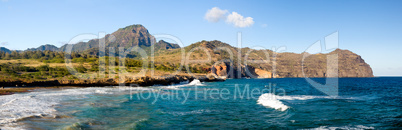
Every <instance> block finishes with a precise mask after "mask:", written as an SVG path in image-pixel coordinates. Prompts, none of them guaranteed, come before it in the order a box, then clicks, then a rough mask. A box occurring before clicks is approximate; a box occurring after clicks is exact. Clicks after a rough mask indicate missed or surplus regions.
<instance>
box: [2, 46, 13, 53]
mask: <svg viewBox="0 0 402 130" xmlns="http://www.w3.org/2000/svg"><path fill="white" fill-rule="evenodd" d="M0 52H5V53H11V50H9V49H7V48H5V47H0Z"/></svg>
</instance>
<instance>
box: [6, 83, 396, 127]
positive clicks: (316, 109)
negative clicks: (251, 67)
mask: <svg viewBox="0 0 402 130" xmlns="http://www.w3.org/2000/svg"><path fill="white" fill-rule="evenodd" d="M314 80H315V81H317V82H321V83H324V82H325V79H324V78H316V79H314ZM401 90H402V78H399V77H379V78H340V79H339V88H338V91H339V95H338V96H328V95H325V94H324V93H323V92H320V91H319V90H317V89H315V88H314V87H312V86H311V85H309V84H308V83H307V82H306V81H305V79H303V78H281V79H228V80H226V81H225V82H212V83H201V82H197V81H194V82H191V83H183V84H180V85H172V86H153V87H137V88H131V87H91V88H68V89H47V90H36V91H34V92H30V93H22V94H14V95H6V96H0V128H1V129H113V128H117V129H166V128H169V129H217V128H222V129H401V128H402V104H401V103H402V91H401Z"/></svg>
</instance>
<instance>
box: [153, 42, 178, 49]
mask: <svg viewBox="0 0 402 130" xmlns="http://www.w3.org/2000/svg"><path fill="white" fill-rule="evenodd" d="M176 48H180V46H179V45H177V44H173V43H168V42H166V41H164V40H160V41H159V42H157V43H156V44H155V49H156V50H159V49H176Z"/></svg>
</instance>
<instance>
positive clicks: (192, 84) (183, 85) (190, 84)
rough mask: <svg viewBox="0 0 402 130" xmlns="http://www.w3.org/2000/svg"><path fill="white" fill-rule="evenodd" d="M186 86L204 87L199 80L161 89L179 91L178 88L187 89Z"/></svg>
mask: <svg viewBox="0 0 402 130" xmlns="http://www.w3.org/2000/svg"><path fill="white" fill-rule="evenodd" d="M187 86H204V84H202V83H201V81H200V80H198V79H194V80H193V81H191V82H190V83H188V81H186V82H181V83H180V84H178V85H170V86H163V87H162V88H167V89H179V88H180V87H187Z"/></svg>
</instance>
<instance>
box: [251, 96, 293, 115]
mask: <svg viewBox="0 0 402 130" xmlns="http://www.w3.org/2000/svg"><path fill="white" fill-rule="evenodd" d="M277 97H279V96H276V95H274V94H271V93H265V94H262V95H261V96H260V97H259V98H258V100H257V104H261V105H263V106H266V107H270V108H274V109H276V110H280V111H285V110H286V109H288V108H289V107H288V106H286V105H285V104H283V103H282V102H281V101H279V100H278V99H277Z"/></svg>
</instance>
